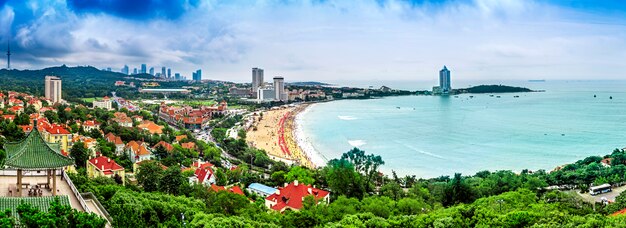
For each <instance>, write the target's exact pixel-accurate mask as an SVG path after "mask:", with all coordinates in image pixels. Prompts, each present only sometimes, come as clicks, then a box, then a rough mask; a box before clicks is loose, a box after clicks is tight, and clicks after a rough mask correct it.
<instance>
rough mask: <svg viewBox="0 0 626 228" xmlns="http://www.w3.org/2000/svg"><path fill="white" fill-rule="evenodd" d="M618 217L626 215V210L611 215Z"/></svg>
mask: <svg viewBox="0 0 626 228" xmlns="http://www.w3.org/2000/svg"><path fill="white" fill-rule="evenodd" d="M618 215H626V208H624V209H622V210H619V211H618V212H615V213H613V214H611V215H610V216H618Z"/></svg>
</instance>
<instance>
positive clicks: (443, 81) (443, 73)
mask: <svg viewBox="0 0 626 228" xmlns="http://www.w3.org/2000/svg"><path fill="white" fill-rule="evenodd" d="M439 88H441V93H443V94H448V93H450V92H451V91H452V86H451V85H450V71H449V70H448V68H447V67H446V66H443V69H441V70H440V71H439Z"/></svg>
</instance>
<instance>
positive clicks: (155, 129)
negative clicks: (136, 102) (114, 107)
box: [137, 120, 163, 135]
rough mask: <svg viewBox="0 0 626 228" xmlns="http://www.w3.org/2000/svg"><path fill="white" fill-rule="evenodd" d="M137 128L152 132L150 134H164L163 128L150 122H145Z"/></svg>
mask: <svg viewBox="0 0 626 228" xmlns="http://www.w3.org/2000/svg"><path fill="white" fill-rule="evenodd" d="M137 128H139V129H142V130H146V131H148V132H150V134H157V135H160V134H163V126H161V125H157V124H155V123H154V122H152V121H150V120H144V121H143V122H142V123H141V124H139V125H138V126H137Z"/></svg>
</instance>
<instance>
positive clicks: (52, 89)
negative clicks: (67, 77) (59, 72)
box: [44, 76, 62, 103]
mask: <svg viewBox="0 0 626 228" xmlns="http://www.w3.org/2000/svg"><path fill="white" fill-rule="evenodd" d="M45 80H46V81H45V86H44V87H45V88H44V89H45V91H44V92H45V96H46V98H47V99H50V101H52V103H57V102H61V101H62V98H61V78H59V77H55V76H46V78H45Z"/></svg>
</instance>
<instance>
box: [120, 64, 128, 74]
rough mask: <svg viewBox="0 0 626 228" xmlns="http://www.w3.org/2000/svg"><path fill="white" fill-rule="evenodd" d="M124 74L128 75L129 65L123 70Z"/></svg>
mask: <svg viewBox="0 0 626 228" xmlns="http://www.w3.org/2000/svg"><path fill="white" fill-rule="evenodd" d="M121 72H122V74H125V75H128V65H124V67H122V70H121Z"/></svg>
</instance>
